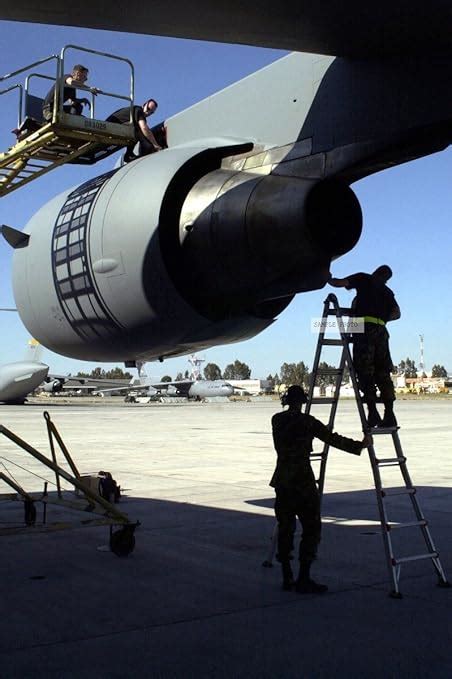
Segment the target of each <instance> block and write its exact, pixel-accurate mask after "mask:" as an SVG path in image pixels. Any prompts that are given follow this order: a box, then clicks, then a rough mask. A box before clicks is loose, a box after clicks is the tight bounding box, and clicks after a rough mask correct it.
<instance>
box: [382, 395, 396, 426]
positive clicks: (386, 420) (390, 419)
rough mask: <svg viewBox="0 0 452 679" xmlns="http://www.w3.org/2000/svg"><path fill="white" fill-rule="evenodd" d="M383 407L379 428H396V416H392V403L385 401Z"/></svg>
mask: <svg viewBox="0 0 452 679" xmlns="http://www.w3.org/2000/svg"><path fill="white" fill-rule="evenodd" d="M384 406H385V411H384V415H383V419H382V421H381V424H380V425H379V426H380V427H382V428H383V427H386V428H388V429H389V428H390V427H397V420H396V416H395V415H394V403H393V401H385V402H384Z"/></svg>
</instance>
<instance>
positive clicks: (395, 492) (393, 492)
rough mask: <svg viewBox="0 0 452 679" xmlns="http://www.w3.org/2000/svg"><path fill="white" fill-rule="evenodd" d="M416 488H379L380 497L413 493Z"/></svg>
mask: <svg viewBox="0 0 452 679" xmlns="http://www.w3.org/2000/svg"><path fill="white" fill-rule="evenodd" d="M415 493H416V488H398V489H397V490H384V489H383V488H382V489H381V497H393V496H394V495H414V494H415Z"/></svg>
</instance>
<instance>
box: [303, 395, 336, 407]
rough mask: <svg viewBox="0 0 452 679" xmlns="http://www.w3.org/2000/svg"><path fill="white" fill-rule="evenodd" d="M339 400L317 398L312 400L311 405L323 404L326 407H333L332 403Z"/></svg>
mask: <svg viewBox="0 0 452 679" xmlns="http://www.w3.org/2000/svg"><path fill="white" fill-rule="evenodd" d="M336 401H337V398H330V397H328V398H326V396H325V397H324V396H315V397H314V398H311V400H310V403H323V404H325V405H331V404H332V403H336Z"/></svg>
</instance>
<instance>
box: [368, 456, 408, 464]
mask: <svg viewBox="0 0 452 679" xmlns="http://www.w3.org/2000/svg"><path fill="white" fill-rule="evenodd" d="M375 461H376V463H377V464H378V465H379V466H383V465H387V466H389V465H395V464H403V463H404V462H406V457H385V458H383V459H381V460H379V459H377V458H375Z"/></svg>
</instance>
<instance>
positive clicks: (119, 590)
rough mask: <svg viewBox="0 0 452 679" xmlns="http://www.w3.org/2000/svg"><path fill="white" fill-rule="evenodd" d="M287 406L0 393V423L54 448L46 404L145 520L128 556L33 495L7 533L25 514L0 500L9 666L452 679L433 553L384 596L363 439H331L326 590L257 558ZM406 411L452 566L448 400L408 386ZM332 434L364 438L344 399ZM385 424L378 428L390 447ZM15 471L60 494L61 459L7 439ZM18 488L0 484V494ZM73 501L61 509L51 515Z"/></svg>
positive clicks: (433, 523)
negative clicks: (68, 525) (355, 443)
mask: <svg viewBox="0 0 452 679" xmlns="http://www.w3.org/2000/svg"><path fill="white" fill-rule="evenodd" d="M279 407H280V406H279V403H278V402H277V401H271V400H258V401H251V402H237V403H231V402H213V403H186V404H181V403H177V404H166V403H165V404H149V405H129V404H128V405H124V404H123V403H122V402H120V401H118V400H116V399H113V398H112V399H107V398H105V399H102V400H100V399H99V401H97V402H96V403H94V402H89V401H85V400H84V399H74V400H73V401H72V403H70V404H69V403H67V402H66V400H65V399H63V400H60V401H58V400H56V399H54V400H44V399H42V400H34V401H33V403H31V404H30V405H27V406H23V407H16V406H1V407H0V424H2V425H3V426H5V427H7V428H8V429H9V430H11V431H13V432H14V433H15V434H16V435H18V436H19V437H21V438H22V439H24V440H25V441H27V442H28V443H29V444H31V445H32V446H34V447H35V448H37V449H38V450H39V451H41V452H43V453H44V454H46V455H49V454H50V453H49V443H48V440H47V432H46V428H45V422H44V419H43V417H42V413H43V411H44V410H48V411H49V413H50V415H51V417H52V420H53V422H54V423H55V425H56V426H57V428H58V430H59V432H60V434H61V436H62V438H63V440H64V442H65V444H66V446H67V447H68V449H69V451H70V453H71V455H72V457H73V458H74V460H75V462H76V464H77V466H78V468H79V470H80V471H81V472H82V473H91V472H98V471H99V470H100V469H102V470H107V471H109V472H111V473H112V475H113V477H114V478H115V479H116V480H117V481H118V483H120V485H121V488H122V491H123V497H122V499H121V502H120V503H119V504H118V508H119V509H120V510H121V511H122V512H126V513H127V514H128V516H129V518H130V519H131V520H133V521H135V520H139V521H140V524H141V525H140V527H139V528H138V529H137V530H136V533H135V537H136V547H135V549H134V551H133V552H132V553H131V554H130V555H129V556H128V557H123V558H121V557H117V556H115V555H114V554H113V553H112V552H111V551H109V549H108V543H109V528H108V527H107V526H99V527H94V528H93V527H89V528H87V527H82V525H81V524H80V516H81V518H82V519H84V518H85V516H86V515H84V514H82V515H80V513H76V512H73V513H72V518H74V520H76V521H77V522H78V523H77V527H76V528H73V529H72V530H55V531H50V532H46V533H42V532H40V531H39V525H40V524H41V523H42V508H41V507H42V505H38V520H37V525H36V526H35V527H34V528H28V529H27V530H26V532H25V533H22V534H11V530H12V529H13V528H14V527H15V526H16V525H17V526H21V525H23V505H22V504H21V503H19V502H6V501H5V502H1V503H0V522H1V523H0V529H1V533H2V535H0V540H1V546H2V549H1V554H2V557H1V559H0V578H1V585H2V606H1V610H2V617H1V623H0V630H1V634H0V676H1V677H2V679H9V678H13V677H14V678H15V677H18V678H19V677H20V678H21V679H23V678H25V677H33V679H36V678H41V677H43V678H46V679H48V678H53V677H55V678H56V677H58V678H61V677H74V678H84V677H93V676H94V677H99V678H101V679H103V678H104V677H105V678H107V677H108V678H115V677H118V678H119V677H121V678H122V677H140V678H141V677H145V678H147V677H149V678H152V679H153V678H154V677H155V678H158V679H167V678H168V679H174V678H179V677H181V678H182V677H184V678H192V677H193V678H196V679H198V678H199V679H203V678H204V677H206V678H207V677H209V678H212V679H217V678H221V679H223V678H224V679H226V678H228V679H229V678H241V677H244V678H245V677H246V678H247V679H254V678H256V679H257V678H259V679H266V678H267V677H268V678H269V679H270V678H272V679H273V678H275V677H277V678H279V677H282V678H286V677H287V678H292V677H293V678H297V679H301V678H303V679H304V678H308V679H311V678H320V677H321V678H323V677H325V678H326V677H347V678H351V679H354V678H355V677H356V678H358V677H359V678H363V677H378V678H379V679H381V678H384V679H386V678H397V679H398V678H400V677H402V678H403V677H410V678H411V679H413V678H417V677H419V678H421V677H422V678H423V679H425V678H426V677H435V679H440V678H442V677H448V679H449V678H450V677H451V676H452V656H451V638H452V622H451V621H452V616H451V603H452V589H444V588H439V587H437V586H436V583H437V577H436V574H435V571H434V569H433V566H432V563H431V560H430V559H427V560H424V561H416V562H410V563H407V564H404V565H403V567H402V571H401V590H402V593H403V598H402V599H400V600H399V599H393V598H390V597H389V596H388V593H389V591H390V589H391V585H390V581H389V576H388V570H387V566H386V562H385V557H384V550H383V541H382V538H381V531H380V525H379V520H378V512H377V505H376V498H375V491H374V487H373V481H372V473H371V468H370V464H369V460H368V457H367V454H366V452H365V451H364V452H363V454H362V455H361V457H355V456H353V455H348V454H347V453H343V452H341V451H336V450H332V451H331V453H330V458H329V461H328V471H327V478H326V488H325V495H324V502H323V511H322V513H323V535H322V543H321V545H320V550H319V557H318V560H317V561H316V562H315V564H314V567H313V576H314V577H315V579H316V580H318V581H319V582H322V583H325V584H327V585H328V586H329V591H328V593H326V594H324V595H322V596H318V595H317V596H316V595H299V594H296V593H294V592H283V591H282V590H281V587H280V585H281V577H280V569H279V565H278V563H277V561H274V566H273V567H272V568H264V567H263V566H262V563H263V561H264V560H265V559H266V558H267V557H268V552H269V546H270V538H271V535H272V532H273V528H274V525H275V522H274V515H273V490H272V489H271V488H270V487H269V486H268V483H269V479H270V478H271V475H272V472H273V468H274V464H275V452H274V450H273V446H272V439H271V428H270V419H271V416H272V414H273V413H274V412H276V411H277V410H278V409H279ZM327 412H328V409H327V407H326V406H323V405H322V406H315V407H313V411H312V413H313V414H314V415H316V416H318V417H320V419H322V418H323V419H326V417H327ZM396 412H397V417H398V420H399V424H400V426H401V429H400V436H401V441H402V445H403V449H404V452H405V454H406V456H407V458H408V468H409V471H410V473H411V476H412V479H413V482H414V484H415V486H416V487H417V488H418V498H419V501H420V503H421V506H422V509H423V510H424V513H425V515H426V517H427V518H428V519H429V525H430V529H431V532H432V535H433V539H434V541H435V544H436V546H437V548H438V550H439V552H440V557H441V562H442V565H443V567H444V569H445V571H446V573H447V572H448V571H449V573H450V572H452V536H451V499H452V455H451V452H452V451H451V444H450V431H451V422H452V418H451V412H452V396H451V397H450V399H447V398H444V399H432V400H428V399H423V400H418V401H417V400H416V401H413V400H410V401H404V400H399V401H398V402H397V404H396ZM336 431H338V432H339V433H341V434H344V435H348V436H352V437H354V438H361V434H360V425H359V420H358V418H357V415H356V405H355V404H354V402H353V401H348V400H347V401H344V402H341V403H340V406H339V410H338V416H337V420H336ZM388 438H389V437H383V436H380V437H378V440H376V446H377V451H378V452H379V453H380V452H381V457H383V456H384V455H385V454H386V453H389V451H390V447H389V443H388V440H387V439H388ZM382 439H385V441H383V440H382ZM17 465H20V467H18V466H17ZM5 469H7V470H8V472H9V473H11V474H12V475H13V476H14V478H15V480H16V481H17V482H18V483H20V484H21V485H22V486H23V487H24V488H25V489H26V490H27V491H41V490H42V489H43V484H44V481H45V480H47V481H48V483H49V489H50V490H51V491H52V492H53V493H54V485H52V482H54V480H55V479H54V477H53V475H52V472H51V471H50V470H49V469H45V468H43V467H41V466H40V465H39V464H38V462H37V461H35V460H34V459H33V458H31V457H29V456H28V455H27V454H26V453H25V452H24V451H22V450H21V449H20V448H18V447H16V446H14V445H13V444H12V443H11V442H10V441H9V440H7V439H6V438H5V437H4V436H0V471H5ZM33 474H35V475H33ZM385 474H387V476H384V483H385V486H386V487H392V486H400V485H401V479H400V473H399V472H398V471H397V470H394V468H391V469H388V470H386V471H385ZM36 475H38V476H36ZM65 486H66V487H67V484H65ZM10 490H11V489H9V488H8V487H7V486H6V484H4V483H3V482H2V481H1V480H0V492H1V493H5V492H10ZM68 492H69V491H68ZM64 511H66V510H64ZM62 512H63V510H61V509H60V508H59V507H54V506H49V507H48V511H47V522H48V524H47V525H49V526H51V525H52V522H54V521H58V520H60V519H61V517H62V515H63V514H62ZM63 513H64V512H63ZM389 518H390V519H391V520H392V521H394V522H401V521H407V520H413V514H412V511H411V506H410V503H409V498H408V497H407V496H397V497H395V498H393V500H392V501H391V505H390V510H389ZM5 533H6V534H5ZM394 536H395V537H397V540H396V539H395V548H396V554H397V555H399V556H400V555H409V554H419V553H420V551H421V552H422V551H425V548H423V543H422V541H421V540H420V530H419V528H409V529H406V530H400V531H394ZM297 541H298V539H297ZM294 563H295V562H294ZM451 577H452V576H451Z"/></svg>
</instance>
